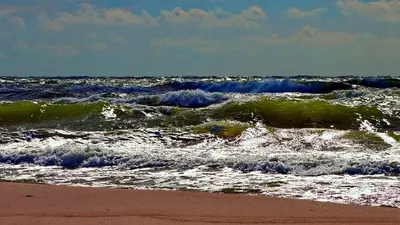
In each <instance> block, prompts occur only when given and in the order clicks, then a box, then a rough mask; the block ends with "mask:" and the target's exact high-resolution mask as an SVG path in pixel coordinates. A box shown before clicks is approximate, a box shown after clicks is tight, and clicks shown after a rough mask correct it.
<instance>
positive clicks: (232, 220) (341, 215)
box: [0, 182, 400, 225]
mask: <svg viewBox="0 0 400 225" xmlns="http://www.w3.org/2000/svg"><path fill="white" fill-rule="evenodd" d="M0 199H1V201H2V204H0V225H3V224H4V225H5V224H13V225H17V224H21V225H22V224H24V225H36V224H41V225H47V224H49V225H50V224H61V225H63V224H77V223H79V224H82V225H92V224H93V225H94V224H116V225H125V224H143V225H155V224H166V225H169V224H171V225H172V224H177V225H179V224H194V225H196V224H199V225H200V224H202V225H206V224H345V225H346V224H360V225H361V224H380V225H386V224H393V225H395V224H400V209H397V208H389V207H371V206H359V205H345V204H337V203H325V202H315V201H309V200H297V199H284V198H274V197H268V196H257V195H244V194H218V193H205V192H189V191H158V190H129V189H114V188H112V189H111V188H110V189H108V188H91V187H69V186H54V185H48V184H45V185H43V184H27V183H12V182H0Z"/></svg>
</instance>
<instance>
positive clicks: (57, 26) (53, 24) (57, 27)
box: [38, 14, 64, 31]
mask: <svg viewBox="0 0 400 225" xmlns="http://www.w3.org/2000/svg"><path fill="white" fill-rule="evenodd" d="M38 20H39V23H40V25H41V26H42V27H43V28H45V29H47V30H53V31H61V30H64V25H63V24H62V23H61V22H60V21H58V20H51V19H49V18H48V17H47V16H46V14H40V15H39V16H38Z"/></svg>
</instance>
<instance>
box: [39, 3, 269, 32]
mask: <svg viewBox="0 0 400 225" xmlns="http://www.w3.org/2000/svg"><path fill="white" fill-rule="evenodd" d="M221 15H224V16H222V17H220V16H221ZM265 19H267V15H266V13H265V12H264V10H263V9H262V8H260V7H258V6H251V7H249V8H248V9H244V10H242V11H241V12H240V13H239V14H236V15H231V14H229V13H226V12H224V11H222V10H218V11H217V12H213V11H204V10H202V9H198V8H193V9H189V10H188V11H185V10H183V9H181V8H175V9H174V10H172V11H168V10H162V11H161V12H160V15H158V16H154V17H153V16H152V15H150V14H149V13H148V12H147V11H145V10H142V11H141V13H140V14H135V13H133V12H131V11H126V10H124V9H120V8H114V9H103V8H99V7H96V6H94V5H92V4H89V3H82V4H80V6H79V8H78V10H77V11H76V12H74V13H70V12H58V13H57V14H56V16H55V17H54V18H48V17H47V16H46V17H44V18H40V19H39V21H40V22H41V23H42V24H43V26H45V27H52V26H46V23H48V24H57V25H59V24H75V25H78V24H87V25H89V24H95V25H129V24H136V25H156V24H171V25H198V26H201V27H240V28H253V27H257V26H259V22H260V21H262V20H265ZM58 23H59V24H58ZM54 26H55V25H54ZM55 27H57V26H55ZM60 27H61V26H60Z"/></svg>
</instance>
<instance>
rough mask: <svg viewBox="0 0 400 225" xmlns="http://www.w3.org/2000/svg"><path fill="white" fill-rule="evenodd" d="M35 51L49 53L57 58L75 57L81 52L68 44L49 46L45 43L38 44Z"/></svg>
mask: <svg viewBox="0 0 400 225" xmlns="http://www.w3.org/2000/svg"><path fill="white" fill-rule="evenodd" d="M35 49H37V50H39V51H44V52H48V53H51V54H54V55H56V56H75V55H78V54H79V51H78V50H77V49H75V48H73V47H71V46H69V45H66V44H47V43H43V42H37V43H36V44H35Z"/></svg>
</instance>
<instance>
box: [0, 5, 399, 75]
mask: <svg viewBox="0 0 400 225" xmlns="http://www.w3.org/2000/svg"><path fill="white" fill-rule="evenodd" d="M399 61H400V0H370V1H366V0H364V1H363V0H301V1H299V0H284V1H277V0H246V1H245V0H0V75H9V76H75V75H85V76H170V75H205V76H207V75H217V76H224V75H285V76H290V75H298V74H309V75H349V74H353V75H393V76H397V75H400V64H399Z"/></svg>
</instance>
